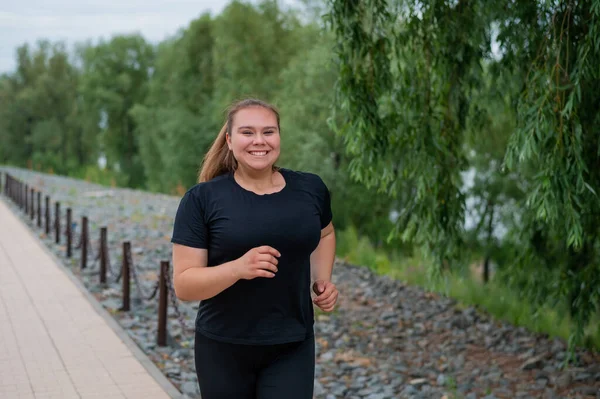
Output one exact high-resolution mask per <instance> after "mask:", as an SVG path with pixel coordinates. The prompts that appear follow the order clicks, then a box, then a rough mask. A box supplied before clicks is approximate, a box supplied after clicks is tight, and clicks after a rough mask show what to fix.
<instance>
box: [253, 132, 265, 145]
mask: <svg viewBox="0 0 600 399" xmlns="http://www.w3.org/2000/svg"><path fill="white" fill-rule="evenodd" d="M264 143H265V137H264V136H263V134H262V133H260V132H259V133H257V134H255V135H254V144H264Z"/></svg>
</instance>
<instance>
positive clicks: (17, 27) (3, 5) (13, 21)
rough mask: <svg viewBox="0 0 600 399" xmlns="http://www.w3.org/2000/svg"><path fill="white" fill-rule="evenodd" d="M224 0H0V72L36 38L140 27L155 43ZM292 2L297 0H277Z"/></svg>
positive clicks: (105, 34)
mask: <svg viewBox="0 0 600 399" xmlns="http://www.w3.org/2000/svg"><path fill="white" fill-rule="evenodd" d="M228 3H229V0H143V1H142V0H0V74H2V73H5V72H12V71H14V69H15V66H16V63H15V52H16V49H17V47H19V46H20V45H22V44H24V43H29V44H30V45H34V44H35V43H36V42H37V40H38V39H48V40H50V41H52V42H55V41H59V40H62V41H65V42H66V43H67V45H68V46H69V48H72V47H71V46H72V45H73V44H75V43H77V42H81V41H84V40H87V39H92V40H94V41H96V40H98V39H100V38H104V39H109V38H110V37H112V36H113V35H116V34H124V33H134V32H139V33H141V34H142V35H143V36H144V37H145V38H146V39H147V40H149V41H151V42H153V43H157V42H160V41H161V40H163V39H165V38H167V37H169V36H172V35H174V34H175V33H177V31H178V30H179V29H180V28H184V27H185V26H187V25H188V24H189V22H190V21H191V20H193V19H195V18H197V17H198V16H199V15H200V14H202V13H203V12H205V11H209V12H210V13H211V14H212V15H217V14H218V13H220V12H221V11H222V10H223V8H224V7H225V6H226V5H227V4H228ZM280 4H283V5H296V4H297V1H296V0H280Z"/></svg>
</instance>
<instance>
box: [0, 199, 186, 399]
mask: <svg viewBox="0 0 600 399" xmlns="http://www.w3.org/2000/svg"><path fill="white" fill-rule="evenodd" d="M3 201H8V200H7V199H6V198H5V197H2V198H0V398H2V399H4V398H7V399H9V398H10V399H13V398H15V399H16V398H36V399H37V398H40V399H41V398H44V399H46V398H60V399H68V398H106V399H108V398H140V399H141V398H143V399H150V398H169V397H175V395H174V393H175V392H174V391H173V389H174V388H173V387H172V385H169V384H168V383H167V384H165V381H167V380H166V379H164V377H162V375H157V374H159V373H157V370H158V369H154V370H153V369H152V367H153V365H152V364H150V365H149V364H148V363H149V360H148V359H147V358H144V357H143V356H140V353H141V351H139V349H137V348H134V347H133V345H132V342H133V341H129V342H128V338H127V337H124V338H123V335H124V334H123V332H122V330H121V331H119V329H118V327H116V326H117V325H116V323H114V321H112V322H111V321H110V320H108V319H107V318H106V316H105V315H102V310H101V309H100V307H99V305H98V304H97V303H96V304H93V303H92V302H90V300H89V297H88V296H86V294H85V293H84V292H82V290H81V288H80V287H81V286H78V285H77V283H76V282H74V281H73V277H71V276H69V275H67V273H66V271H65V270H62V267H61V266H59V265H57V264H56V262H55V261H54V259H53V257H52V256H51V255H49V252H48V251H47V250H46V249H45V248H43V247H42V245H43V244H41V243H40V241H39V240H38V239H37V238H36V237H35V236H33V233H32V232H31V231H30V230H29V228H28V227H27V226H25V225H24V224H23V223H22V222H21V221H20V220H19V219H18V218H17V217H16V216H15V215H13V214H12V212H11V210H10V209H9V208H8V206H7V203H6V202H3ZM111 323H112V324H111ZM122 338H123V339H122ZM143 363H144V364H145V366H144V365H143ZM153 376H154V377H153ZM161 378H162V379H161ZM167 392H169V393H170V395H169V394H168V393H167Z"/></svg>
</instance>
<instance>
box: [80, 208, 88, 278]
mask: <svg viewBox="0 0 600 399" xmlns="http://www.w3.org/2000/svg"><path fill="white" fill-rule="evenodd" d="M87 244H88V219H87V216H83V217H82V218H81V268H82V269H85V268H86V267H87Z"/></svg>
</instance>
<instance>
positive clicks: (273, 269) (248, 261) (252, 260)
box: [234, 245, 281, 280]
mask: <svg viewBox="0 0 600 399" xmlns="http://www.w3.org/2000/svg"><path fill="white" fill-rule="evenodd" d="M280 256H281V254H280V253H279V251H278V250H276V249H275V248H273V247H270V246H268V245H263V246H260V247H256V248H252V249H251V250H249V251H248V252H246V253H245V254H244V256H242V257H241V258H239V259H237V261H236V262H235V263H234V268H235V274H236V277H237V278H238V279H244V280H252V279H254V278H256V277H267V278H272V277H275V273H277V270H278V269H277V264H278V263H279V260H278V259H277V258H278V257H280Z"/></svg>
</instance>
